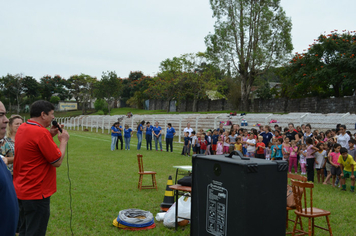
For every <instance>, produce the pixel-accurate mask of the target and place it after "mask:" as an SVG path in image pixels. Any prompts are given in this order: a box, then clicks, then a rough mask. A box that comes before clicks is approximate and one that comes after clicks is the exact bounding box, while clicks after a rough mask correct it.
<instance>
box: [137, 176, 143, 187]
mask: <svg viewBox="0 0 356 236" xmlns="http://www.w3.org/2000/svg"><path fill="white" fill-rule="evenodd" d="M142 178H143V175H140V178H139V180H138V186H139V189H140V191H141V189H142Z"/></svg>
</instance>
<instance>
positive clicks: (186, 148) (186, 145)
mask: <svg viewBox="0 0 356 236" xmlns="http://www.w3.org/2000/svg"><path fill="white" fill-rule="evenodd" d="M189 144H190V137H189V132H185V133H184V149H183V154H184V155H185V156H186V155H188V156H190V148H189Z"/></svg>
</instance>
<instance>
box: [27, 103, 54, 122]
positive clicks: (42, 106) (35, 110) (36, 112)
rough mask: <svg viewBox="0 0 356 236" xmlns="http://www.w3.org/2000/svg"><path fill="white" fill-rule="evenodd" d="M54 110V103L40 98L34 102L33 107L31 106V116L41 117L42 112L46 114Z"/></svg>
mask: <svg viewBox="0 0 356 236" xmlns="http://www.w3.org/2000/svg"><path fill="white" fill-rule="evenodd" d="M53 110H54V106H53V104H52V103H50V102H48V101H44V100H38V101H36V102H34V103H32V105H31V108H30V117H31V118H33V117H40V116H41V113H42V112H44V113H45V114H46V115H48V113H49V112H50V111H53Z"/></svg>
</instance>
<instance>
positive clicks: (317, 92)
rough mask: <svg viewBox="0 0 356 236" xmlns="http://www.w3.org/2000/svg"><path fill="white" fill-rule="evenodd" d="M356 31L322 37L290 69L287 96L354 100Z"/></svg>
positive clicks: (284, 87)
mask: <svg viewBox="0 0 356 236" xmlns="http://www.w3.org/2000/svg"><path fill="white" fill-rule="evenodd" d="M355 38H356V33H355V31H352V32H350V31H349V32H346V30H345V31H343V33H338V32H337V30H335V31H332V32H331V33H330V34H321V35H320V36H319V37H318V38H317V39H315V40H314V43H313V44H311V45H309V48H308V50H306V49H305V50H304V51H305V52H304V53H296V54H295V56H294V57H293V58H292V59H291V60H290V61H289V63H290V64H289V66H286V72H285V74H286V78H285V80H283V90H284V91H285V94H286V96H288V97H291V98H295V97H304V96H319V97H330V96H335V97H341V96H350V95H352V94H353V93H354V91H355V89H354V88H355V87H356V58H355V54H356V40H355Z"/></svg>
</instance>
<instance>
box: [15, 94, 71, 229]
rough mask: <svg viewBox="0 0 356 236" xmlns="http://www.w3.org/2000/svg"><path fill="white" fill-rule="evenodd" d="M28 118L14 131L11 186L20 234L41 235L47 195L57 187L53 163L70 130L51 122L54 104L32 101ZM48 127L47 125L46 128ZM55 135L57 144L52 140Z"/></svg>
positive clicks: (47, 208) (61, 155)
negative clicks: (17, 213) (57, 126)
mask: <svg viewBox="0 0 356 236" xmlns="http://www.w3.org/2000/svg"><path fill="white" fill-rule="evenodd" d="M30 117H31V118H30V119H29V120H28V121H27V122H26V123H24V124H22V125H21V126H20V127H19V129H18V131H17V133H16V145H15V158H14V170H13V173H14V186H15V190H16V193H17V198H18V203H19V208H20V221H19V222H20V223H21V225H20V228H19V233H20V235H26V236H29V235H36V236H44V235H46V231H47V224H48V221H49V216H50V198H51V196H52V195H53V194H54V193H55V192H56V191H57V186H56V167H59V166H61V164H62V161H63V158H64V155H65V150H66V147H67V143H68V140H69V134H68V132H67V131H66V130H63V131H62V133H59V131H58V128H56V127H55V126H51V123H52V120H53V119H54V106H53V105H52V104H51V103H50V102H47V101H43V100H39V101H36V102H34V103H33V104H32V105H31V108H30ZM47 127H50V129H49V130H48V129H47ZM56 135H58V141H59V143H60V144H59V147H57V145H56V144H55V142H54V141H53V137H54V136H56Z"/></svg>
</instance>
